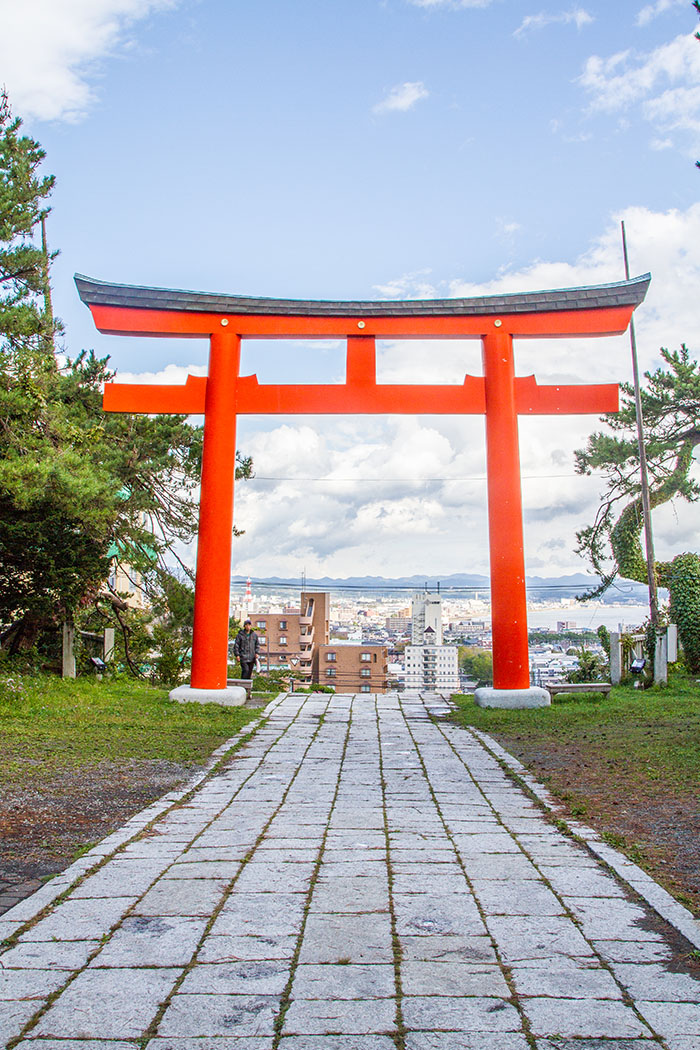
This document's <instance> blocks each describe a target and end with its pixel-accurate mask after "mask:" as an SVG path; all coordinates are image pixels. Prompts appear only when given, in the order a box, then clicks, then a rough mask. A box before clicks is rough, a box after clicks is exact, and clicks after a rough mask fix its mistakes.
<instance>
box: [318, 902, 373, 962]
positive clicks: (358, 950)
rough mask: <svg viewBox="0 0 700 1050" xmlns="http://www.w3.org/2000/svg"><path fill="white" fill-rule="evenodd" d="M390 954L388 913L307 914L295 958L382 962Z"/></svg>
mask: <svg viewBox="0 0 700 1050" xmlns="http://www.w3.org/2000/svg"><path fill="white" fill-rule="evenodd" d="M390 958H391V925H390V923H389V918H388V916H386V917H384V916H379V915H377V914H371V915H314V914H313V912H312V913H311V914H310V915H309V917H308V919H307V922H306V928H305V930H304V940H303V942H302V946H301V953H300V956H299V961H300V962H303V963H337V962H338V960H339V959H348V960H349V961H350V962H354V963H382V962H386V960H387V959H390Z"/></svg>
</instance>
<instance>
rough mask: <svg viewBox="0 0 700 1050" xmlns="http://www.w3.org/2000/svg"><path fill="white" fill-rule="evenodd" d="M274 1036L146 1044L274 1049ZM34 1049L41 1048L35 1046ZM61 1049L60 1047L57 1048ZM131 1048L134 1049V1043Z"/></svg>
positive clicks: (171, 1048)
mask: <svg viewBox="0 0 700 1050" xmlns="http://www.w3.org/2000/svg"><path fill="white" fill-rule="evenodd" d="M272 1043H273V1037H272V1036H271V1035H267V1036H256V1035H238V1036H236V1035H232V1036H228V1037H226V1036H224V1037H221V1038H218V1039H197V1041H196V1042H193V1041H192V1039H190V1038H187V1039H178V1038H177V1037H174V1038H169V1039H167V1038H166V1039H161V1038H159V1037H156V1038H155V1039H149V1041H148V1043H147V1044H146V1047H147V1050H272ZM34 1050H41V1047H35V1048H34ZM57 1050H60V1047H58V1048H57ZM96 1050H97V1048H96ZM129 1050H134V1047H133V1045H132V1046H131V1047H130V1048H129Z"/></svg>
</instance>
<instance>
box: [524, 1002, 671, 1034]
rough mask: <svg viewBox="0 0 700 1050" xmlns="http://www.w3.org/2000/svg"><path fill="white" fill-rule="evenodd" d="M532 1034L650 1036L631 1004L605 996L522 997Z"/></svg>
mask: <svg viewBox="0 0 700 1050" xmlns="http://www.w3.org/2000/svg"><path fill="white" fill-rule="evenodd" d="M521 1005H522V1008H523V1011H524V1012H525V1015H526V1017H527V1018H528V1020H529V1021H530V1026H531V1029H532V1032H533V1034H534V1035H563V1036H598V1037H600V1036H608V1037H611V1038H613V1037H614V1038H620V1037H624V1036H644V1035H647V1036H648V1035H651V1032H650V1031H649V1029H648V1028H647V1027H646V1025H643V1024H642V1023H641V1021H640V1020H639V1018H638V1017H637V1016H636V1014H635V1013H634V1011H633V1010H632V1008H631V1007H629V1006H625V1005H624V1004H623V1003H620V1002H611V1001H610V1000H609V999H525V998H524V999H522V1000H521Z"/></svg>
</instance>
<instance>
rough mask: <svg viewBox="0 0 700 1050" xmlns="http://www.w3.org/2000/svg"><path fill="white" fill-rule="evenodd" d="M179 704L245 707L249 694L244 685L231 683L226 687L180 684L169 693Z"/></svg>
mask: <svg viewBox="0 0 700 1050" xmlns="http://www.w3.org/2000/svg"><path fill="white" fill-rule="evenodd" d="M168 695H169V696H170V699H171V700H177V702H178V703H179V704H223V705H224V707H243V705H244V704H245V700H246V696H247V695H248V694H247V692H246V690H245V689H244V688H243V686H240V685H230V686H227V687H226V688H225V689H193V688H192V686H191V685H179V686H178V687H177V689H171V690H170V693H169V694H168Z"/></svg>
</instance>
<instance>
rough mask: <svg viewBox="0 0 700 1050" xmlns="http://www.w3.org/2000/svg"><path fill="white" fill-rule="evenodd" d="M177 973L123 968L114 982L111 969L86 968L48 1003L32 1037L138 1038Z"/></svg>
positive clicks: (172, 970)
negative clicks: (54, 999)
mask: <svg viewBox="0 0 700 1050" xmlns="http://www.w3.org/2000/svg"><path fill="white" fill-rule="evenodd" d="M179 973H180V971H179V970H176V969H165V968H164V969H158V970H156V969H132V970H122V971H121V972H120V974H119V980H118V981H115V979H114V974H113V973H112V971H111V970H85V971H84V972H83V973H80V974H78V976H77V977H76V979H75V980H74V981H73V983H72V984H70V985H69V986H68V988H66V990H65V991H64V992H62V993H61V995H59V997H58V999H56V1001H55V1002H54V1003H53V1004H52V1005H51V1006H50V1007H49V1009H48V1010H47V1012H46V1013H45V1014H44V1016H43V1017H42V1018H41V1019H40V1021H39V1023H38V1024H37V1026H36V1027H35V1028H34V1029H33V1030H32V1036H52V1037H53V1038H64V1039H128V1038H134V1039H137V1038H139V1037H140V1036H141V1035H143V1033H144V1031H145V1030H146V1029H147V1028H148V1026H149V1024H150V1023H151V1021H152V1020H153V1017H154V1016H155V1014H156V1012H157V1010H158V1007H159V1006H160V1004H161V1003H162V1002H163V1001H164V1000H165V998H166V997H167V995H168V994H169V993H170V991H171V989H172V987H173V985H174V983H175V981H176V980H177V977H178V976H179ZM40 1045H41V1044H39V1046H40Z"/></svg>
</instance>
